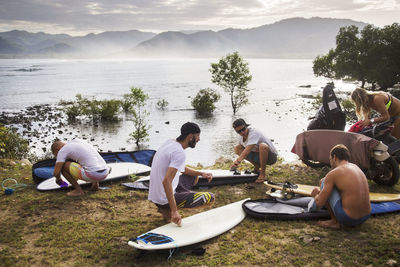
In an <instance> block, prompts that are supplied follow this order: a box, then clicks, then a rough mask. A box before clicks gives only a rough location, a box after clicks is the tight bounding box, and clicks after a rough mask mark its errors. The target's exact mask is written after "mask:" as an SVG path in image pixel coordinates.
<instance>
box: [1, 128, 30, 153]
mask: <svg viewBox="0 0 400 267" xmlns="http://www.w3.org/2000/svg"><path fill="white" fill-rule="evenodd" d="M28 145H29V143H28V141H26V140H25V139H23V138H22V137H21V136H20V135H19V134H17V133H16V132H15V131H13V130H10V129H8V128H6V127H4V126H3V125H0V158H10V159H21V158H24V157H26V156H27V155H28V152H29V146H28Z"/></svg>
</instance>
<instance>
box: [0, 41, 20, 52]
mask: <svg viewBox="0 0 400 267" xmlns="http://www.w3.org/2000/svg"><path fill="white" fill-rule="evenodd" d="M20 52H21V48H19V47H18V45H15V44H14V45H13V44H10V42H9V41H7V40H5V39H4V38H2V37H0V54H15V53H20Z"/></svg>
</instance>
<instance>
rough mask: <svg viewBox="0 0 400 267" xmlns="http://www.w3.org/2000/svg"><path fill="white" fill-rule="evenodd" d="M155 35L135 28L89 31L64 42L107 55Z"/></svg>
mask: <svg viewBox="0 0 400 267" xmlns="http://www.w3.org/2000/svg"><path fill="white" fill-rule="evenodd" d="M155 35H156V34H155V33H150V32H141V31H137V30H132V31H124V32H117V31H115V32H103V33H100V34H93V33H91V34H88V35H86V36H83V37H73V38H70V39H68V40H67V41H66V42H65V43H66V44H68V45H70V46H72V47H75V48H76V49H78V50H80V51H84V52H87V53H90V54H93V55H107V54H111V53H116V52H119V51H124V50H127V49H130V48H132V47H135V46H136V45H138V44H139V43H141V42H143V41H146V40H148V39H151V38H152V37H154V36H155Z"/></svg>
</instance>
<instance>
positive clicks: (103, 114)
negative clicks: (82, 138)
mask: <svg viewBox="0 0 400 267" xmlns="http://www.w3.org/2000/svg"><path fill="white" fill-rule="evenodd" d="M120 107H121V101H119V100H115V99H111V100H102V101H100V108H99V113H100V119H101V120H103V121H115V120H118V116H117V115H118V113H119V109H120Z"/></svg>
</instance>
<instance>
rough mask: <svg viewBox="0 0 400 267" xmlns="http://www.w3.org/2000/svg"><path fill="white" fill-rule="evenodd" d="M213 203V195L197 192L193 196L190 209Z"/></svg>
mask: <svg viewBox="0 0 400 267" xmlns="http://www.w3.org/2000/svg"><path fill="white" fill-rule="evenodd" d="M214 201H215V195H214V194H213V193H211V192H199V193H196V194H195V195H194V198H193V202H192V207H200V206H205V205H211V204H213V203H214Z"/></svg>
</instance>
